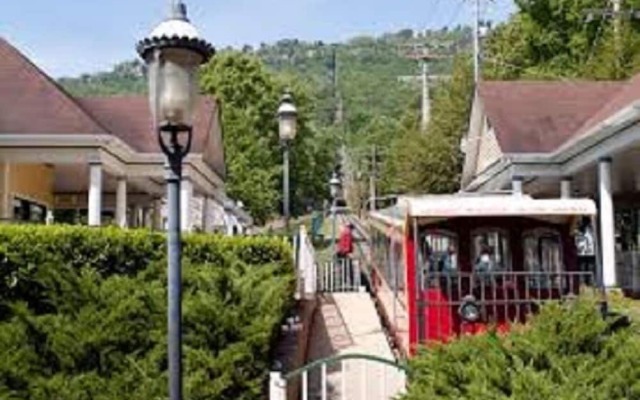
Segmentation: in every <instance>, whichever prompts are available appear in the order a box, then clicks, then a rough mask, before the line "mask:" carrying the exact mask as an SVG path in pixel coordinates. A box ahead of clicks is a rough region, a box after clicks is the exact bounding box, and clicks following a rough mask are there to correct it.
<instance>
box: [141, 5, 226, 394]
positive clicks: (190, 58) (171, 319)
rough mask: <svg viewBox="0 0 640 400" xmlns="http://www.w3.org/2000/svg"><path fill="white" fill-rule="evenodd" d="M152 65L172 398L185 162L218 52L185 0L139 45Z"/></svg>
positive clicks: (178, 363) (177, 372)
mask: <svg viewBox="0 0 640 400" xmlns="http://www.w3.org/2000/svg"><path fill="white" fill-rule="evenodd" d="M137 51H138V53H139V54H140V56H141V57H142V58H143V59H144V61H145V63H146V64H147V67H148V81H149V102H150V107H151V113H152V116H153V122H154V127H155V129H156V130H157V134H158V141H159V143H160V148H161V149H162V152H163V153H164V154H165V155H166V157H167V164H168V166H169V168H168V171H167V178H166V182H167V199H168V209H167V213H168V228H167V253H168V254H167V257H168V274H167V275H168V279H167V280H168V364H169V398H170V399H171V400H181V399H182V304H181V303H182V271H181V270H182V265H181V251H182V249H181V244H180V181H181V179H182V161H183V159H184V158H185V157H186V155H187V154H188V153H189V150H190V149H191V141H192V137H193V112H194V106H195V102H196V96H197V94H198V77H197V75H198V68H199V67H200V65H202V64H203V63H205V62H207V61H208V60H209V58H211V57H212V56H213V54H214V49H213V47H212V46H211V45H210V44H209V43H207V42H206V41H205V40H203V39H201V38H200V37H199V34H198V31H197V30H196V28H195V27H194V26H193V25H192V24H191V23H190V22H189V20H188V19H187V9H186V6H185V5H184V3H182V1H180V0H173V1H172V2H171V13H170V15H169V18H167V19H166V20H165V21H164V22H162V23H161V24H159V25H158V26H157V27H156V28H155V29H154V30H153V31H152V32H151V34H150V35H149V37H147V38H146V39H143V40H141V41H140V42H139V43H138V45H137Z"/></svg>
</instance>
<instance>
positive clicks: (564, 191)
mask: <svg viewBox="0 0 640 400" xmlns="http://www.w3.org/2000/svg"><path fill="white" fill-rule="evenodd" d="M560 197H561V198H563V199H570V198H571V178H570V177H565V178H562V181H561V182H560Z"/></svg>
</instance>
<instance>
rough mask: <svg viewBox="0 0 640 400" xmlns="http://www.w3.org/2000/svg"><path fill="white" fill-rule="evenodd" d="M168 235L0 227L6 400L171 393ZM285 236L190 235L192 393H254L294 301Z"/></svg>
mask: <svg viewBox="0 0 640 400" xmlns="http://www.w3.org/2000/svg"><path fill="white" fill-rule="evenodd" d="M165 251H166V247H165V237H164V235H162V234H158V233H153V232H148V231H141V230H140V231H135V230H131V231H124V230H119V229H115V228H107V229H90V228H83V227H29V226H2V227H0V355H1V356H0V399H34V400H40V399H42V400H44V399H61V400H62V399H65V400H66V399H74V400H76V399H77V400H84V399H86V400H89V399H93V400H115V399H140V400H143V399H144V400H149V399H164V398H166V397H167V396H166V391H167V389H166V388H167V375H166V372H167V371H166V370H167V361H166V259H165ZM290 260H291V254H290V250H289V248H288V246H287V245H286V244H285V243H284V242H282V241H279V240H274V239H268V238H259V237H251V238H249V237H247V238H228V237H219V236H210V235H189V236H186V237H185V246H184V253H183V284H184V286H183V314H184V335H183V337H184V355H185V361H184V376H185V398H188V399H223V400H224V399H257V398H261V396H262V393H263V392H264V383H265V378H266V376H267V371H268V369H269V367H270V365H269V355H270V354H269V353H270V350H271V348H272V344H273V340H274V339H275V337H276V334H277V331H278V327H279V326H280V323H281V322H282V320H283V318H284V317H285V315H286V313H287V312H288V311H289V307H290V306H291V299H292V298H293V296H292V294H293V287H294V279H293V273H292V271H293V268H292V264H291V261H290Z"/></svg>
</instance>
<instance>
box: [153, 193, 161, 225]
mask: <svg viewBox="0 0 640 400" xmlns="http://www.w3.org/2000/svg"><path fill="white" fill-rule="evenodd" d="M152 228H153V229H156V230H161V229H162V228H163V226H162V199H160V198H155V199H153V222H152Z"/></svg>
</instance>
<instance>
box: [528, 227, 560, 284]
mask: <svg viewBox="0 0 640 400" xmlns="http://www.w3.org/2000/svg"><path fill="white" fill-rule="evenodd" d="M523 237H524V240H523V245H524V246H523V250H524V267H525V270H526V271H528V272H531V273H533V274H534V276H533V277H532V279H531V281H532V282H533V283H535V284H536V285H539V286H549V285H550V284H552V283H553V282H556V281H557V280H558V278H559V276H558V275H557V274H559V273H561V272H562V270H563V269H564V265H563V262H562V240H561V238H560V234H559V233H558V232H556V231H553V230H549V229H535V230H532V231H529V232H526V233H525V234H524V235H523Z"/></svg>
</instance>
